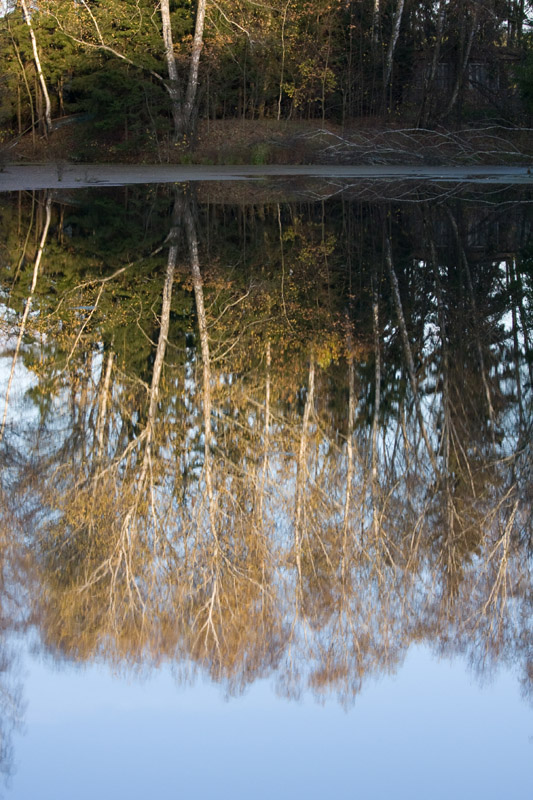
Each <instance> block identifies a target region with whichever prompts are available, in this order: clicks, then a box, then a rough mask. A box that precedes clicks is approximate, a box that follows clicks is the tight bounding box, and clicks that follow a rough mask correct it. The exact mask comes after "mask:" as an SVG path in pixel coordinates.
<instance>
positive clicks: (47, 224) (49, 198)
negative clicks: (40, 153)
mask: <svg viewBox="0 0 533 800" xmlns="http://www.w3.org/2000/svg"><path fill="white" fill-rule="evenodd" d="M45 207H46V217H45V222H44V227H43V232H42V235H41V241H40V242H39V247H38V249H37V255H36V257H35V263H34V266H33V277H32V282H31V287H30V293H29V295H28V299H27V300H26V305H25V307H24V313H23V315H22V320H21V322H20V327H19V335H18V337H17V343H16V345H15V353H14V355H13V360H12V362H11V371H10V373H9V379H8V382H7V389H6V396H5V400H4V413H3V416H2V424H1V425H0V442H1V441H2V439H3V436H4V431H5V427H6V420H7V410H8V405H9V395H10V393H11V387H12V385H13V377H14V375H15V367H16V365H17V359H18V356H19V352H20V347H21V344H22V339H23V338H24V332H25V330H26V323H27V321H28V315H29V313H30V309H31V305H32V302H33V295H34V294H35V288H36V286H37V278H38V276H39V268H40V266H41V260H42V257H43V253H44V248H45V245H46V240H47V238H48V229H49V228H50V222H51V219H52V196H51V195H50V194H49V195H48V196H47V198H46V203H45Z"/></svg>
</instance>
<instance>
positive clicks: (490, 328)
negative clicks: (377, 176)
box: [0, 184, 533, 798]
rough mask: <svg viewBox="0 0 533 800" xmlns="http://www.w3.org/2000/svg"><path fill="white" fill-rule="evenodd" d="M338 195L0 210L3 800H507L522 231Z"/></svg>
mask: <svg viewBox="0 0 533 800" xmlns="http://www.w3.org/2000/svg"><path fill="white" fill-rule="evenodd" d="M341 189H342V190H339V191H338V192H336V191H332V189H331V185H329V187H328V188H327V189H326V190H324V191H323V192H322V193H321V192H320V189H319V187H318V185H316V186H313V188H312V190H311V188H310V187H307V188H306V189H305V190H304V189H302V187H299V188H298V191H297V192H296V191H295V192H294V194H295V195H298V197H295V198H293V199H292V201H291V202H288V201H282V200H281V199H280V197H279V187H278V188H277V189H272V188H270V189H269V188H268V187H258V186H257V185H255V186H251V185H247V184H242V185H241V187H240V188H239V190H238V191H236V192H235V194H234V196H231V193H229V192H228V190H227V189H225V190H222V189H220V187H218V186H217V185H216V184H209V185H207V184H206V185H201V184H199V185H198V186H196V187H192V186H188V185H177V186H172V185H164V186H163V185H161V186H158V185H155V186H150V187H144V186H129V187H122V188H115V189H111V188H107V189H78V190H69V191H64V192H62V193H58V192H50V191H46V190H43V191H39V192H20V193H12V194H9V195H7V194H6V195H4V196H3V198H2V202H1V206H0V214H1V217H0V293H1V294H0V301H1V317H0V343H1V356H0V398H1V401H0V415H1V419H0V426H1V427H0V464H1V470H0V495H1V496H0V564H1V571H0V578H1V587H0V614H1V623H2V624H1V629H0V630H1V633H0V653H1V658H0V688H1V692H0V695H1V700H0V705H1V708H0V714H1V720H2V721H1V730H0V732H1V734H2V738H1V741H2V746H1V748H0V761H1V763H0V768H1V769H2V771H3V772H4V774H6V775H8V774H9V773H10V772H12V771H14V769H15V768H16V767H17V765H18V768H17V771H16V773H15V775H14V778H13V779H12V781H11V788H8V789H6V796H7V797H14V798H23V797H31V796H35V797H36V796H39V797H50V798H52V797H54V798H63V797H65V798H67V797H71V796H73V795H72V785H73V783H74V782H75V781H76V780H77V779H78V778H79V776H80V774H81V771H82V770H84V769H86V765H87V759H88V760H89V761H91V763H92V764H93V767H92V768H91V771H90V775H91V777H90V779H88V780H87V782H86V789H85V791H86V794H83V793H82V794H79V793H78V792H77V791H76V796H78V797H82V796H83V797H85V796H87V797H94V795H95V793H96V792H97V791H99V792H100V796H104V797H111V796H126V794H127V795H128V796H129V797H141V796H143V797H144V796H146V794H147V793H148V792H149V791H150V789H151V790H152V792H153V791H156V792H158V793H160V795H161V796H171V797H174V796H176V797H178V796H184V797H185V796H198V797H210V796H212V795H213V794H214V793H215V792H217V791H219V793H220V792H221V794H222V796H228V797H230V796H231V797H245V796H246V797H247V796H250V793H251V792H253V793H254V795H256V796H258V797H263V796H264V797H268V796H270V797H271V796H273V794H277V796H279V797H289V796H291V797H292V796H295V793H296V796H305V797H324V796H325V795H326V794H327V793H328V792H333V795H339V796H343V793H346V792H347V796H352V789H353V786H352V785H351V782H352V781H355V783H354V786H357V780H356V778H355V776H356V774H357V775H358V776H359V781H360V783H359V786H360V791H361V792H362V794H361V796H365V797H390V796H398V797H403V796H408V795H409V796H410V797H426V796H428V794H431V796H435V797H441V796H442V797H449V796H451V794H452V793H453V794H454V796H455V797H472V796H483V797H484V798H488V797H501V796H502V794H503V795H504V794H507V796H509V797H513V798H522V797H524V798H526V797H529V796H530V792H531V789H532V786H533V776H532V774H531V772H532V771H531V763H533V759H532V757H531V756H532V753H533V751H532V749H531V748H532V744H531V738H530V737H531V735H532V734H533V726H532V725H531V722H532V719H531V697H532V690H533V635H532V634H533V630H532V626H533V620H532V596H533V595H532V572H531V570H532V544H533V538H532V534H533V530H532V516H531V507H532V499H533V487H532V474H533V471H532V467H533V463H532V450H531V441H532V433H533V430H532V429H533V419H532V400H533V397H532V385H533V348H532V337H533V330H532V322H533V316H532V314H533V311H532V301H533V241H532V237H531V230H532V223H533V197H532V196H531V191H530V190H529V189H527V188H524V189H520V188H516V187H515V188H513V189H497V188H495V187H492V188H481V187H477V188H472V187H469V188H468V189H464V188H455V189H453V190H451V189H450V188H449V187H448V188H447V189H446V191H440V192H439V191H437V190H436V189H435V188H433V189H432V190H431V192H426V193H424V192H421V190H420V187H418V188H415V189H413V187H410V186H403V185H399V184H398V185H396V186H395V187H393V188H391V187H389V189H388V190H384V188H383V187H381V188H376V186H367V187H365V190H364V191H361V188H360V187H358V188H357V189H354V188H353V187H352V188H350V187H345V186H343V187H341ZM321 194H322V196H321ZM330 195H333V196H330ZM82 667H83V669H81V668H82ZM113 676H114V677H113ZM141 677H142V679H143V680H142V681H140V679H141ZM138 681H140V682H139V683H137V682H138ZM135 687H137V688H138V691H139V692H140V694H135V692H136V691H137V689H136V688H135ZM88 697H90V698H92V699H91V701H90V702H89V700H88V699H87V698H88ZM228 697H229V698H230V699H229V701H227V702H226V700H224V698H228ZM139 698H141V699H139ZM142 698H144V699H142ZM317 700H318V701H319V705H317V703H316V701H317ZM246 704H248V705H246ZM169 720H170V721H169ZM178 720H180V724H178V723H177V721H178ZM24 725H26V731H27V732H26V735H25V736H23V735H22V729H23V727H24ZM138 726H141V728H139V727H138ZM141 729H142V730H145V731H150V734H149V736H148V738H149V739H150V742H151V744H150V745H149V744H148V743H147V742H146V741H144V738H143V736H144V735H143V734H142V733H140V732H139V731H140V730H141ZM128 730H130V731H131V733H132V737H133V740H134V741H135V744H131V745H126V744H125V741H126V738H125V737H126V735H127V732H128ZM76 731H77V732H76ZM81 731H83V733H82V732H81ZM109 731H112V732H113V733H112V735H113V737H114V738H113V739H112V742H111V743H110V744H108V745H106V748H104V747H103V745H100V740H102V742H103V741H104V740H105V736H107V735H110V734H109ZM50 737H56V738H57V740H58V741H60V742H62V744H61V747H62V748H63V753H67V752H68V753H70V751H69V747H73V748H74V749H73V751H72V753H70V755H68V757H67V756H65V757H64V756H63V755H61V753H59V752H57V751H56V752H55V754H54V753H53V752H49V750H48V749H47V748H49V744H47V742H49V740H50ZM102 737H103V738H102ZM150 737H151V738H150ZM180 737H181V738H180ZM206 737H207V738H208V739H209V742H210V744H206V745H205V747H204V746H202V745H201V742H203V741H204V740H205V738H206ZM328 737H329V738H328ZM443 737H444V738H443ZM326 739H327V741H326ZM72 741H77V742H78V744H77V745H76V746H74V745H73V744H72V743H71V742H72ZM105 741H107V740H105ZM139 741H144V744H143V746H142V752H143V753H144V756H142V755H141V754H139V755H138V756H132V753H135V752H137V751H136V749H135V748H138V747H139ZM215 741H219V743H220V744H219V746H216V745H215ZM119 742H120V744H118V743H119ZM155 742H158V744H157V745H156V744H154V743H155ZM176 742H179V743H180V744H179V747H178V745H177V744H176V747H177V749H178V750H179V752H180V753H181V755H180V757H179V758H178V761H176V765H175V769H176V770H178V771H181V772H180V774H181V776H182V784H181V786H178V784H176V786H177V788H176V787H174V784H173V782H174V781H175V780H177V781H178V783H179V779H178V778H176V775H177V773H174V772H173V769H174V767H172V766H169V764H173V763H174V761H173V759H174V760H175V758H177V756H175V753H176V747H174V744H173V743H176ZM295 742H298V744H295ZM193 743H195V744H194V746H193ZM231 743H233V744H231ZM196 745H197V746H196ZM211 747H212V748H213V750H214V751H216V755H213V759H214V760H213V767H212V770H208V772H209V774H211V772H213V774H217V775H218V783H213V784H212V785H211V784H210V783H209V780H210V778H209V779H208V778H207V777H205V776H204V777H202V778H201V779H200V778H198V774H197V770H201V769H202V765H203V764H204V763H206V762H209V761H210V759H211V755H210V749H211ZM231 747H233V749H231ZM169 748H170V749H169ZM188 748H189V749H188ZM291 748H293V756H294V757H293V759H291V758H289V757H288V756H287V753H288V752H291ZM468 748H470V754H471V757H470V758H468V757H467V756H466V752H467V751H468ZM104 750H105V752H104ZM189 750H190V752H189ZM110 752H113V753H114V754H115V756H116V757H114V758H111V757H110V755H109V753H110ZM409 752H410V753H411V754H412V753H416V754H417V756H416V757H419V759H420V760H419V764H418V766H412V769H413V771H414V773H416V776H417V777H416V779H415V780H414V779H413V774H412V773H410V771H409V769H408V768H407V766H406V765H408V764H409V763H410V760H409V756H408V753H409ZM80 753H83V754H84V755H85V760H83V759H82V760H77V759H80V758H81V756H80ZM172 753H174V756H173V755H172ZM185 753H187V755H185ZM313 753H315V754H316V755H315V756H313V757H311V756H312V754H313ZM355 753H357V756H356V755H355ZM502 753H504V754H505V757H501V756H502ZM500 757H501V758H500ZM143 758H144V760H143ZM411 758H412V755H411ZM496 759H497V760H498V765H497V766H495V764H496ZM383 761H388V762H389V763H390V765H391V767H390V775H389V777H384V773H383V768H382V767H381V768H380V766H379V765H380V764H382V763H383ZM67 762H68V764H70V766H69V767H68V768H66V767H65V763H67ZM266 762H268V766H264V769H266V770H267V771H269V775H270V777H267V778H264V780H263V781H262V782H261V784H260V786H259V788H258V789H257V791H256V790H255V789H252V788H251V787H253V783H252V782H253V781H255V780H256V779H257V774H258V772H259V771H261V769H263V767H262V766H261V765H264V764H265V763H266ZM32 763H33V765H34V766H33V767H31V766H30V765H31V764H32ZM36 764H39V765H40V766H39V767H38V770H37V771H38V772H40V774H41V775H42V776H44V777H43V778H42V780H41V783H40V784H39V783H32V780H36V778H35V777H31V776H32V775H33V776H35V765H36ZM133 764H134V765H135V766H134V767H133V766H132V765H133ZM142 764H144V767H143V766H142ZM444 764H445V765H446V767H444V766H443V765H444ZM84 765H85V766H84ZM334 765H335V767H334ZM380 769H381V771H380ZM62 770H63V772H62ZM65 770H66V771H65ZM443 770H444V771H445V773H446V777H445V778H443V779H440V778H439V781H440V782H439V784H438V786H437V787H436V788H435V780H436V777H437V775H441V774H442V771H443ZM332 771H333V772H334V773H335V776H336V777H335V778H332ZM206 774H207V773H206ZM387 774H388V773H387ZM66 776H70V777H68V779H67V777H66ZM104 776H108V777H109V776H110V777H109V783H108V788H106V792H107V794H106V793H105V792H104V794H103V795H102V794H101V789H98V787H99V786H101V783H102V780H104ZM126 776H127V778H126ZM183 776H186V777H183ZM380 776H381V777H380ZM213 780H214V779H213ZM413 780H414V782H413ZM124 781H126V782H124ZM128 781H129V782H128ZM170 785H172V786H173V787H174V788H172V791H170V789H168V787H169V786H170ZM118 786H120V787H122V788H120V790H119V789H117V787H118ZM221 786H222V790H221V789H220V787H221ZM36 787H39V788H36ZM124 787H128V788H127V789H126V788H124ZM129 787H131V788H129ZM217 787H218V789H217ZM117 792H118V795H117Z"/></svg>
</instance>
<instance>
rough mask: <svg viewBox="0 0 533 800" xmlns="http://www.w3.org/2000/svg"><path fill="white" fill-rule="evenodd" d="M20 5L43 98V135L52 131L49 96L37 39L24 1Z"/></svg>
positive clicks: (21, 0)
mask: <svg viewBox="0 0 533 800" xmlns="http://www.w3.org/2000/svg"><path fill="white" fill-rule="evenodd" d="M20 5H21V8H22V14H23V16H24V22H25V23H26V25H27V26H28V30H29V33H30V39H31V46H32V50H33V60H34V61H35V69H36V70H37V75H38V77H39V83H40V84H41V89H42V92H43V97H44V129H45V133H46V134H49V133H50V132H51V131H52V106H51V104H50V95H49V94H48V89H47V88H46V81H45V79H44V75H43V70H42V67H41V59H40V57H39V49H38V47H37V39H36V38H35V33H34V30H33V25H32V24H31V17H30V15H29V12H28V7H27V5H26V0H20Z"/></svg>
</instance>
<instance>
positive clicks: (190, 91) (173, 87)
mask: <svg viewBox="0 0 533 800" xmlns="http://www.w3.org/2000/svg"><path fill="white" fill-rule="evenodd" d="M205 10H206V0H198V5H197V8H196V22H195V27H194V36H193V41H192V50H191V55H190V61H189V75H188V80H187V87H186V90H185V98H184V99H183V102H182V95H181V91H180V86H179V76H178V68H177V64H176V57H175V54H174V42H173V38H172V25H171V21H170V4H169V0H161V22H162V27H163V43H164V49H165V59H166V62H167V70H168V77H169V80H168V83H167V91H168V94H169V97H170V102H171V106H172V118H173V121H174V134H175V136H176V139H179V138H180V137H181V136H187V135H189V134H190V133H191V130H192V127H193V123H194V114H195V111H196V98H197V95H198V75H199V69H200V55H201V53H202V48H203V42H204V27H205Z"/></svg>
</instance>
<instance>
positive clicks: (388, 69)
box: [383, 0, 405, 98]
mask: <svg viewBox="0 0 533 800" xmlns="http://www.w3.org/2000/svg"><path fill="white" fill-rule="evenodd" d="M404 2H405V0H398V3H397V6H396V11H395V12H394V21H393V23H392V34H391V39H390V42H389V48H388V50H387V58H386V61H385V79H384V81H383V92H384V97H385V98H386V97H387V92H388V90H389V84H390V82H391V78H392V64H393V61H394V51H395V49H396V45H397V43H398V37H399V35H400V25H401V24H402V15H403V7H404Z"/></svg>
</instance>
